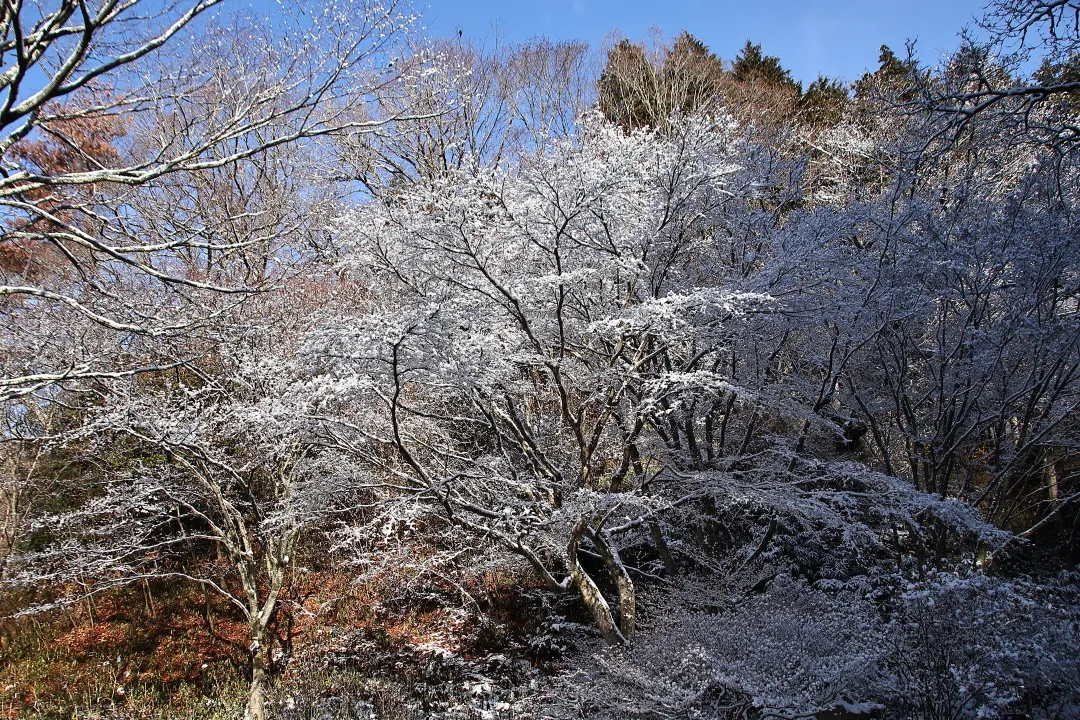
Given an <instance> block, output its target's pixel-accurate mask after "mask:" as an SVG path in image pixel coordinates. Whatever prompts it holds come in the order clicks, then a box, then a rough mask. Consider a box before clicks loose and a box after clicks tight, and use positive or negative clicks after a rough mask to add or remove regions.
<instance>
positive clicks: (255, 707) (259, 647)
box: [244, 625, 269, 720]
mask: <svg viewBox="0 0 1080 720" xmlns="http://www.w3.org/2000/svg"><path fill="white" fill-rule="evenodd" d="M264 635H265V628H264V627H261V626H256V625H252V628H251V637H252V641H251V648H252V650H251V688H250V689H249V691H248V704H247V711H246V712H245V713H244V720H266V680H267V665H268V660H269V658H268V652H267V651H268V650H269V648H267V647H266V646H265V645H264V644H263V636H264Z"/></svg>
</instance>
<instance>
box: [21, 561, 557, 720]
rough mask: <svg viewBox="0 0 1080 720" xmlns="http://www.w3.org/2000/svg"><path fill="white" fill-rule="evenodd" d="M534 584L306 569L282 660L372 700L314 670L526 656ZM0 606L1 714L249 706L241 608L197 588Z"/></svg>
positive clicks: (176, 713)
mask: <svg viewBox="0 0 1080 720" xmlns="http://www.w3.org/2000/svg"><path fill="white" fill-rule="evenodd" d="M531 585H532V583H530V581H529V579H528V578H527V577H523V576H522V573H519V572H511V571H499V572H477V573H474V574H470V575H466V576H464V577H456V578H450V577H448V576H447V575H446V574H445V573H443V574H437V573H436V574H432V573H426V572H422V571H416V570H408V569H396V570H394V571H386V572H382V573H376V574H374V575H365V576H363V577H362V578H361V579H357V575H356V573H355V572H352V571H345V570H320V571H314V570H304V569H297V570H296V571H294V572H293V574H292V576H291V578H290V581H289V584H288V586H287V588H286V590H285V593H284V594H283V597H282V601H281V603H280V605H279V610H278V612H277V614H276V616H275V620H274V623H273V627H272V630H273V633H274V647H273V651H272V659H273V663H272V668H271V669H272V670H273V672H274V673H275V675H276V676H277V677H278V678H279V682H280V684H281V685H282V686H283V687H292V688H295V689H297V690H299V691H301V692H311V693H316V694H321V695H324V696H325V695H328V694H334V693H335V692H358V693H360V694H362V695H363V694H366V695H369V696H375V695H378V692H377V691H375V690H372V687H375V686H372V685H370V684H364V683H360V684H359V685H356V686H355V687H352V688H346V687H335V685H341V682H340V677H341V675H340V673H338V674H335V673H333V672H331V673H329V674H327V675H325V679H326V681H325V682H321V683H318V682H317V683H316V684H318V685H319V687H313V686H312V682H313V681H317V680H318V677H317V676H319V674H318V673H314V674H313V668H324V669H327V668H329V669H331V670H332V669H333V668H348V670H349V672H350V673H351V675H352V676H354V677H357V676H362V677H363V678H365V679H372V678H374V679H377V680H378V681H379V682H382V683H383V686H385V683H386V682H391V681H392V682H397V681H410V685H414V684H415V683H412V682H411V681H413V680H416V679H417V678H419V677H420V676H421V675H422V674H423V671H424V670H423V669H424V668H425V667H427V666H429V665H430V660H431V658H432V657H435V656H438V657H443V658H445V657H450V656H453V657H460V658H462V660H463V661H465V662H470V661H472V660H475V659H477V658H484V657H486V656H489V655H492V654H498V653H501V652H503V651H509V652H512V653H514V654H519V655H527V654H528V652H527V650H528V646H527V643H526V642H525V638H526V637H527V636H528V635H529V634H530V633H532V632H534V631H535V630H536V628H537V627H538V624H539V623H540V622H541V621H542V619H543V617H544V608H543V607H541V604H545V603H539V601H538V600H537V598H538V597H540V595H539V594H538V593H536V592H530V586H531ZM523 589H524V592H523ZM533 589H534V590H535V588H533ZM0 602H2V604H3V607H2V608H0V614H2V615H3V616H4V619H3V620H0V717H8V718H24V717H42V718H71V717H76V716H77V717H95V716H97V717H115V716H127V717H160V718H181V717H182V718H207V719H210V718H219V717H220V718H224V717H232V716H233V715H234V714H235V711H236V708H238V707H242V705H243V699H244V693H245V691H246V682H247V679H246V674H247V672H248V667H247V662H248V651H247V641H246V639H245V638H246V636H247V628H246V625H245V624H244V621H243V616H242V614H241V613H240V612H239V610H238V609H237V608H235V607H234V606H231V605H230V604H229V603H228V602H227V601H226V600H224V599H223V598H221V597H220V596H218V595H216V594H213V593H210V592H207V591H204V589H203V588H201V587H199V586H198V585H194V584H192V583H179V582H166V581H161V580H159V581H151V582H145V583H141V584H139V585H135V586H128V587H125V588H120V589H113V590H109V591H105V592H101V593H99V594H96V595H94V596H92V597H91V598H88V599H83V600H81V601H80V602H77V603H74V604H70V605H66V606H60V607H57V608H55V609H53V610H50V611H48V612H44V613H38V614H33V615H18V612H19V611H20V610H21V609H22V608H24V607H26V606H27V605H29V604H30V603H31V602H35V603H40V602H41V598H28V597H25V596H23V597H20V596H16V595H8V596H7V597H5V598H2V599H0ZM418 673H419V674H418ZM319 677H321V676H319ZM365 682H366V680H365ZM377 684H378V683H376V685H377ZM380 687H381V686H380ZM365 688H366V689H365Z"/></svg>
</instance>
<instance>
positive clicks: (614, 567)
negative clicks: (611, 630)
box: [593, 532, 637, 642]
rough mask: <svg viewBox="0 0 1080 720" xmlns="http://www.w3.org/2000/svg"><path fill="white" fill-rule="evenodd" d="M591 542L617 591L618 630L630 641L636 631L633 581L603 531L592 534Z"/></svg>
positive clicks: (635, 597)
mask: <svg viewBox="0 0 1080 720" xmlns="http://www.w3.org/2000/svg"><path fill="white" fill-rule="evenodd" d="M593 543H594V544H595V545H596V549H597V550H599V551H600V557H602V558H604V564H605V565H607V569H608V573H609V574H610V575H611V579H612V580H613V581H614V582H615V587H616V589H617V590H618V591H619V630H620V632H622V636H623V640H624V641H626V642H630V641H631V640H633V639H634V633H636V632H637V594H636V593H635V591H634V581H633V580H632V579H631V578H630V573H629V572H628V571H627V570H626V565H624V564H623V561H622V558H620V557H619V551H618V550H617V549H616V548H615V546H614V545H612V544H611V541H610V539H609V538H608V537H607V536H606V535H605V534H604V533H603V532H598V533H595V534H594V535H593Z"/></svg>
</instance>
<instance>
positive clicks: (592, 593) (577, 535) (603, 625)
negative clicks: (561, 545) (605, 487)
mask: <svg viewBox="0 0 1080 720" xmlns="http://www.w3.org/2000/svg"><path fill="white" fill-rule="evenodd" d="M589 520H590V518H588V517H584V518H582V519H581V520H579V521H578V524H577V525H576V526H575V527H574V531H573V533H572V534H571V535H570V545H569V548H568V553H567V555H568V561H569V565H570V582H571V584H572V585H573V587H574V589H575V590H577V591H578V594H579V595H580V596H581V600H582V602H584V603H585V607H586V608H587V609H588V610H589V614H590V615H592V618H593V622H594V623H596V627H597V629H598V630H600V635H601V636H602V637H603V638H604V642H606V643H607V644H608V645H621V644H623V643H625V642H626V638H625V637H624V636H623V634H622V633H621V632H620V631H619V628H618V627H616V625H615V618H614V616H612V614H611V606H609V605H608V603H607V600H605V599H604V596H603V594H602V593H601V592H600V588H598V587H597V586H596V582H595V581H593V579H592V578H591V577H589V574H588V573H587V572H585V570H584V569H582V567H581V563H579V562H578V547H579V546H580V543H581V538H582V537H584V535H585V531H586V530H587V529H588V527H589Z"/></svg>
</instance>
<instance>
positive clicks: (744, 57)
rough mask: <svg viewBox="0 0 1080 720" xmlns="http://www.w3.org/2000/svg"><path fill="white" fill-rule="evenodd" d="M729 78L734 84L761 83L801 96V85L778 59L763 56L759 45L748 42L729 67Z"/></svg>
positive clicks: (772, 56)
mask: <svg viewBox="0 0 1080 720" xmlns="http://www.w3.org/2000/svg"><path fill="white" fill-rule="evenodd" d="M731 77H732V79H733V80H735V81H736V82H741V83H747V82H763V83H767V84H769V85H776V86H778V87H782V88H788V89H790V90H792V91H794V92H795V94H796V95H800V94H802V85H801V84H800V83H798V82H796V81H795V80H793V79H792V77H791V72H790V71H788V70H785V69H784V67H783V66H782V65H781V64H780V58H778V57H776V56H774V55H765V54H763V53H762V50H761V45H755V44H754V43H752V42H751V41H749V40H747V41H746V45H744V46H743V49H742V50H741V51H740V53H739V55H738V56H736V58H735V62H734V63H733V64H732V66H731Z"/></svg>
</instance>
